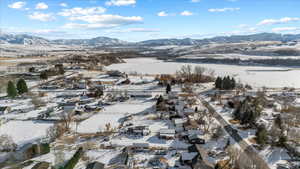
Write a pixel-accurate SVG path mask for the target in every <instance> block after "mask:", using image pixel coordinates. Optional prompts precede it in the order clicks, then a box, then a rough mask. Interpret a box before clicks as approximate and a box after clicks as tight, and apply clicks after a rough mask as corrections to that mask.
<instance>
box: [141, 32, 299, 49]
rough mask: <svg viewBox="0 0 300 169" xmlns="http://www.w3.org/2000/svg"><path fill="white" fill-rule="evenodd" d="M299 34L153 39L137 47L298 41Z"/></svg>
mask: <svg viewBox="0 0 300 169" xmlns="http://www.w3.org/2000/svg"><path fill="white" fill-rule="evenodd" d="M298 40H300V34H296V35H292V34H286V35H282V34H276V33H259V34H252V35H232V36H217V37H214V38H206V39H190V38H187V39H155V40H147V41H142V42H139V43H138V44H139V45H146V46H160V45H203V44H208V43H239V42H245V41H282V42H287V41H298Z"/></svg>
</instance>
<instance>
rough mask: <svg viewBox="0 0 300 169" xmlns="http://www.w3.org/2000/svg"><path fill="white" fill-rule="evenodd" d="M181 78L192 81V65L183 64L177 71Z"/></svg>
mask: <svg viewBox="0 0 300 169" xmlns="http://www.w3.org/2000/svg"><path fill="white" fill-rule="evenodd" d="M176 74H177V76H178V77H179V78H182V79H185V80H187V81H190V80H191V78H192V74H193V72H192V66H191V65H183V66H182V67H181V69H180V70H179V71H177V72H176Z"/></svg>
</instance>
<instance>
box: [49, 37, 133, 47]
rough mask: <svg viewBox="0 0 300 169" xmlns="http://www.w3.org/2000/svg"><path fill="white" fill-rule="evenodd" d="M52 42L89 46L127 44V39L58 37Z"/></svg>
mask: <svg viewBox="0 0 300 169" xmlns="http://www.w3.org/2000/svg"><path fill="white" fill-rule="evenodd" d="M51 43H52V44H57V45H87V46H112V45H126V44H129V43H128V42H126V41H122V40H119V39H115V38H108V37H96V38H92V39H58V40H53V41H51Z"/></svg>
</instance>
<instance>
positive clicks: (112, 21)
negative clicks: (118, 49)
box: [64, 15, 143, 29]
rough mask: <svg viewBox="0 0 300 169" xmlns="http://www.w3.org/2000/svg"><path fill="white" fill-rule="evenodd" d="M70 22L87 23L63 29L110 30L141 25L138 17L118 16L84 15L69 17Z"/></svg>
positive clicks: (74, 24) (72, 24) (67, 26)
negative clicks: (123, 26)
mask: <svg viewBox="0 0 300 169" xmlns="http://www.w3.org/2000/svg"><path fill="white" fill-rule="evenodd" d="M69 19H70V20H71V21H84V22H87V23H84V24H78V23H68V24H66V25H64V28H90V29H93V28H94V29H95V28H112V27H118V26H122V25H130V24H136V23H142V21H143V18H142V17H140V16H130V17H126V16H120V15H84V16H76V17H70V18H69Z"/></svg>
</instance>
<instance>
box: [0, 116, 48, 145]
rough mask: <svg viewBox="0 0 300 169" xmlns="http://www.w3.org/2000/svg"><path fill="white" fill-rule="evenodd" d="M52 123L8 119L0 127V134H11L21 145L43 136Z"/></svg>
mask: <svg viewBox="0 0 300 169" xmlns="http://www.w3.org/2000/svg"><path fill="white" fill-rule="evenodd" d="M52 125H53V123H48V122H40V121H9V122H7V123H5V124H4V125H2V126H1V127H0V135H3V134H6V135H9V136H11V137H12V139H13V140H14V142H15V143H16V144H17V145H18V146H19V147H21V146H22V145H25V144H28V143H32V142H34V141H36V140H38V139H41V138H43V137H45V136H46V131H47V129H48V128H49V127H50V126H52Z"/></svg>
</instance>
